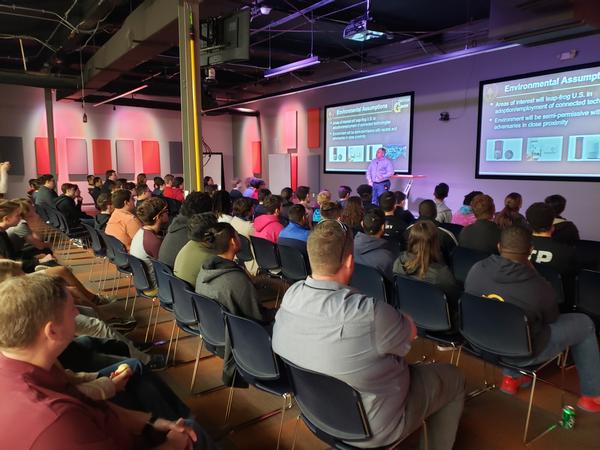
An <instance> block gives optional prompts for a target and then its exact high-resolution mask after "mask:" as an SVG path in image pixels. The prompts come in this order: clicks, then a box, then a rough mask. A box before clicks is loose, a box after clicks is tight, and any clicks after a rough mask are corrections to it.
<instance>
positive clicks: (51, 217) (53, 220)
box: [43, 205, 60, 230]
mask: <svg viewBox="0 0 600 450" xmlns="http://www.w3.org/2000/svg"><path fill="white" fill-rule="evenodd" d="M43 208H44V210H45V211H46V214H47V215H48V221H49V222H50V225H51V226H52V227H54V228H56V229H57V230H60V219H59V218H58V211H57V210H56V209H54V208H52V207H51V206H47V205H44V206H43Z"/></svg>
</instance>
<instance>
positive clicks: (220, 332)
mask: <svg viewBox="0 0 600 450" xmlns="http://www.w3.org/2000/svg"><path fill="white" fill-rule="evenodd" d="M189 294H190V296H191V298H192V303H193V306H194V311H195V314H196V320H197V321H198V329H199V330H200V334H201V335H202V338H203V339H204V340H205V341H206V342H208V343H209V344H210V345H213V346H215V347H223V346H224V345H225V333H226V331H225V321H224V320H223V306H222V305H221V304H220V303H218V302H216V301H215V300H213V299H212V298H208V297H205V296H204V295H200V294H197V293H196V292H192V291H189Z"/></svg>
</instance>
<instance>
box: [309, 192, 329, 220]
mask: <svg viewBox="0 0 600 450" xmlns="http://www.w3.org/2000/svg"><path fill="white" fill-rule="evenodd" d="M329 201H331V192H329V191H328V190H326V189H324V190H322V191H321V192H319V193H318V194H317V207H316V208H315V209H314V210H313V215H312V221H313V222H320V221H321V205H322V204H323V202H329Z"/></svg>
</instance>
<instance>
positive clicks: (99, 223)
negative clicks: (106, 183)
mask: <svg viewBox="0 0 600 450" xmlns="http://www.w3.org/2000/svg"><path fill="white" fill-rule="evenodd" d="M96 204H97V205H98V209H99V210H100V211H99V212H98V214H96V216H95V217H94V228H95V229H96V230H101V231H104V230H105V229H106V224H107V223H108V220H109V219H110V215H111V214H112V213H113V211H114V208H113V205H112V197H111V196H110V195H109V194H107V193H106V192H103V193H102V194H100V195H99V196H98V200H97V202H96Z"/></svg>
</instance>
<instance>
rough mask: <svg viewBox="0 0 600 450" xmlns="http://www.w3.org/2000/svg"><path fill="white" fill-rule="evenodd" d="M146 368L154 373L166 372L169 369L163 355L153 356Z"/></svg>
mask: <svg viewBox="0 0 600 450" xmlns="http://www.w3.org/2000/svg"><path fill="white" fill-rule="evenodd" d="M146 367H147V368H148V369H150V370H152V371H158V370H165V369H166V368H167V360H166V359H165V357H164V356H163V355H151V356H150V361H149V362H148V364H146Z"/></svg>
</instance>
